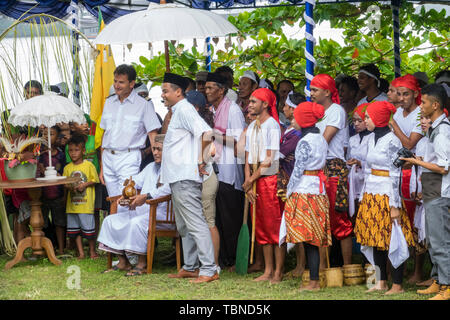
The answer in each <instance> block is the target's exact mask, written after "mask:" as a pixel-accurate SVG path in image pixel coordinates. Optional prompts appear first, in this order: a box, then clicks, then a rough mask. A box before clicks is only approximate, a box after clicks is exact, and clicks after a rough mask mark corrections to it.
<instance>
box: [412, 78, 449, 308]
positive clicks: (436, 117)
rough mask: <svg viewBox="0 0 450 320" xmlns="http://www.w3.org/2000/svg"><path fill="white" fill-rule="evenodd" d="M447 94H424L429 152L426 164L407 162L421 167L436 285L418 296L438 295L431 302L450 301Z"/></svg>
mask: <svg viewBox="0 0 450 320" xmlns="http://www.w3.org/2000/svg"><path fill="white" fill-rule="evenodd" d="M446 99H447V94H446V92H445V90H444V88H442V86H440V85H438V84H431V85H428V86H426V87H424V88H423V90H422V99H421V100H422V104H421V111H422V115H423V116H425V117H429V118H430V119H431V121H432V125H431V128H429V129H428V132H427V137H428V138H429V140H428V143H427V148H426V149H427V150H426V153H425V156H424V159H423V160H420V159H419V158H411V159H404V160H406V161H408V162H410V163H412V164H415V165H420V166H422V167H423V168H424V169H423V172H422V177H421V180H422V186H423V188H422V199H423V205H424V208H425V228H426V232H425V233H426V239H427V244H428V251H429V253H430V258H431V262H432V263H433V268H432V270H431V278H433V280H434V282H433V284H432V285H431V286H430V287H429V288H427V289H425V290H418V291H417V292H418V293H419V294H433V293H435V294H437V295H436V296H434V297H433V298H431V299H430V300H450V242H449V239H450V217H449V208H450V175H449V166H450V144H449V143H448V141H449V139H450V122H449V121H448V119H447V117H446V115H445V113H444V106H445V103H446Z"/></svg>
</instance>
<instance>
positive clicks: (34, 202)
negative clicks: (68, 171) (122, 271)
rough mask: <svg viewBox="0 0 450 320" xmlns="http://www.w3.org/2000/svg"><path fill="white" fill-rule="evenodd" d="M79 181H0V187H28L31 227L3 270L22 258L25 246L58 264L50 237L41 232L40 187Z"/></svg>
mask: <svg viewBox="0 0 450 320" xmlns="http://www.w3.org/2000/svg"><path fill="white" fill-rule="evenodd" d="M79 181H81V178H79V177H74V178H65V179H59V180H49V181H42V180H33V181H27V182H11V181H0V189H23V188H25V189H28V194H29V196H30V198H31V202H30V204H31V217H30V225H31V227H32V228H33V232H32V233H31V236H30V237H27V238H25V239H22V240H20V242H19V244H18V246H17V252H16V256H15V257H14V259H13V260H11V261H9V262H8V263H7V264H6V265H5V270H8V269H11V268H12V267H13V266H14V265H16V264H17V263H18V262H20V261H21V260H22V258H23V252H24V251H25V249H27V248H32V250H33V254H35V255H40V256H45V255H47V257H48V259H49V260H50V262H51V263H53V264H55V265H60V264H61V263H62V262H61V260H59V259H57V258H56V256H55V251H54V249H53V244H52V242H51V241H50V239H48V238H46V237H45V236H44V232H42V227H43V226H44V219H43V218H42V211H41V204H42V203H41V201H40V198H41V193H42V190H41V188H42V187H49V186H55V185H62V184H70V183H76V182H79Z"/></svg>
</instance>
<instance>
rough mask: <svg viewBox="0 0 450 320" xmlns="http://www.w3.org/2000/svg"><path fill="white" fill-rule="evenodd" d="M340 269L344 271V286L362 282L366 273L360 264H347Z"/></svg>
mask: <svg viewBox="0 0 450 320" xmlns="http://www.w3.org/2000/svg"><path fill="white" fill-rule="evenodd" d="M342 269H343V272H344V284H345V285H346V286H353V285H358V284H363V283H364V282H365V281H366V275H365V273H364V270H363V268H362V266H361V265H360V264H347V265H344V266H343V267H342Z"/></svg>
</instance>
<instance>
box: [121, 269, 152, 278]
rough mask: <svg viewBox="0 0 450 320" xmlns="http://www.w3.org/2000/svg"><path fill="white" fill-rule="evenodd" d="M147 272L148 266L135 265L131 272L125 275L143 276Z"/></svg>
mask: <svg viewBox="0 0 450 320" xmlns="http://www.w3.org/2000/svg"><path fill="white" fill-rule="evenodd" d="M146 273H147V270H146V267H144V268H138V267H134V268H133V269H131V270H130V271H129V272H127V273H125V277H134V276H142V275H143V274H146Z"/></svg>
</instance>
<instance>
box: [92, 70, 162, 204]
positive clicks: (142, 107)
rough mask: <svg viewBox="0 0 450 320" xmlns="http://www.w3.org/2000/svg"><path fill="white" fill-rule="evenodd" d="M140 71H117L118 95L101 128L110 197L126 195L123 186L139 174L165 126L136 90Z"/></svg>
mask: <svg viewBox="0 0 450 320" xmlns="http://www.w3.org/2000/svg"><path fill="white" fill-rule="evenodd" d="M135 81H136V71H135V70H134V68H133V67H132V66H129V65H120V66H118V67H117V68H116V70H114V90H115V93H116V94H115V95H113V96H111V97H109V98H108V99H106V102H105V106H104V108H103V114H102V119H101V122H100V128H102V129H103V130H104V131H105V132H104V134H103V138H102V146H101V159H102V161H101V165H100V175H99V176H100V181H101V182H102V183H103V184H105V185H106V188H107V190H108V195H109V196H116V195H120V194H121V193H122V189H123V182H124V181H125V179H127V178H130V176H134V175H136V174H138V173H139V166H140V164H141V149H142V148H144V147H145V139H146V137H147V135H148V137H149V139H150V143H151V144H152V145H153V141H154V138H155V136H156V134H157V131H158V129H159V128H160V127H161V124H160V122H159V120H158V117H157V116H156V113H155V108H154V106H153V103H152V102H151V101H147V100H145V99H144V98H142V97H141V96H139V95H138V94H137V93H136V91H135V90H134V89H133V88H134V85H135Z"/></svg>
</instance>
